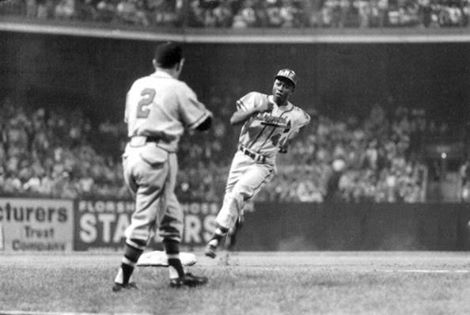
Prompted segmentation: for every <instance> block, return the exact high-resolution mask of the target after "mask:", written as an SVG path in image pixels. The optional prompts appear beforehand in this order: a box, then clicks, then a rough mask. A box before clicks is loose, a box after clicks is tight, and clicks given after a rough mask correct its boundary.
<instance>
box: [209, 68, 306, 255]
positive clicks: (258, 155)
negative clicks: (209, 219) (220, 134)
mask: <svg viewBox="0 0 470 315" xmlns="http://www.w3.org/2000/svg"><path fill="white" fill-rule="evenodd" d="M296 85H297V77H296V74H295V72H294V71H292V70H290V69H282V70H280V71H279V72H278V73H277V75H276V76H275V79H274V84H273V89H272V95H266V94H262V93H258V92H250V93H248V94H246V95H245V96H243V97H242V98H240V99H239V100H238V101H237V102H236V105H237V111H236V112H235V113H234V114H233V115H232V117H231V118H230V123H231V124H232V125H238V124H243V127H242V129H241V132H240V137H239V143H238V149H237V152H236V153H235V156H234V158H233V160H232V165H231V167H230V172H229V175H228V178H227V185H226V189H225V196H224V200H223V205H222V208H221V209H220V211H219V213H218V214H217V217H216V220H215V221H216V229H215V232H214V234H213V235H212V237H211V239H210V241H209V242H208V244H207V246H206V249H205V255H206V256H209V257H211V258H215V257H216V250H217V247H218V246H219V245H220V243H221V241H222V239H223V238H224V237H225V236H226V235H227V233H228V232H229V231H230V230H232V231H233V227H234V226H235V223H236V222H239V221H240V219H242V218H243V207H244V205H245V203H246V202H247V201H248V200H250V199H251V198H253V197H254V196H255V195H256V194H257V193H258V192H259V191H260V189H261V188H262V186H263V185H264V184H266V183H267V182H268V181H269V180H271V179H272V177H273V175H274V174H275V173H276V165H275V160H276V156H277V153H278V152H281V153H285V152H287V147H288V143H289V142H290V141H291V140H292V139H293V138H294V137H295V135H296V134H297V133H298V132H299V130H300V129H301V128H302V127H304V126H305V125H307V124H308V123H309V122H310V116H309V115H308V114H307V113H306V112H305V111H303V110H302V109H300V108H299V107H296V106H294V105H293V104H292V103H290V102H289V97H290V95H291V94H292V93H293V92H294V90H295V87H296ZM231 233H236V231H235V232H231Z"/></svg>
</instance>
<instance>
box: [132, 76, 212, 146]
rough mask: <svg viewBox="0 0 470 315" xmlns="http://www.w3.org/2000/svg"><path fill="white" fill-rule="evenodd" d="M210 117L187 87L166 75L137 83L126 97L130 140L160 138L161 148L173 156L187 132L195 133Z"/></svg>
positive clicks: (208, 112) (149, 77)
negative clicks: (142, 137) (185, 130)
mask: <svg viewBox="0 0 470 315" xmlns="http://www.w3.org/2000/svg"><path fill="white" fill-rule="evenodd" d="M209 116H212V114H211V112H210V111H209V110H208V109H206V107H205V106H204V105H203V104H202V103H200V102H199V101H198V99H197V96H196V93H194V91H193V90H192V89H191V88H190V87H189V86H188V85H187V84H186V83H184V82H183V81H180V80H177V79H175V78H173V77H171V76H170V75H169V74H167V73H166V72H163V71H156V72H154V73H153V74H151V75H149V76H146V77H143V78H140V79H138V80H136V81H135V82H134V83H133V85H132V87H131V88H130V90H129V92H128V93H127V100H126V111H125V117H124V121H125V122H126V123H127V125H128V136H129V137H133V136H147V137H156V138H160V139H162V141H161V142H159V146H160V147H162V148H163V149H165V150H167V151H170V152H175V151H177V148H178V142H179V139H180V137H181V136H182V134H183V133H184V129H185V128H189V129H195V128H196V127H197V126H199V125H200V124H201V123H202V122H203V121H205V120H206V119H207V118H208V117H209Z"/></svg>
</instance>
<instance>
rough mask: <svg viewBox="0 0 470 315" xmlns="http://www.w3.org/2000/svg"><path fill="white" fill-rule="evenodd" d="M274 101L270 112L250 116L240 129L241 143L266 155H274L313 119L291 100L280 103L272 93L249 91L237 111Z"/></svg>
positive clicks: (239, 102)
mask: <svg viewBox="0 0 470 315" xmlns="http://www.w3.org/2000/svg"><path fill="white" fill-rule="evenodd" d="M266 102H271V103H273V110H272V111H271V112H264V113H258V114H256V115H253V116H252V117H251V118H250V119H248V120H247V121H246V122H245V124H244V125H243V127H242V130H241V132H240V138H239V143H240V144H241V145H243V146H244V147H246V148H248V149H250V150H252V151H254V152H257V153H259V154H262V155H264V156H267V157H275V156H276V154H277V153H278V152H279V147H280V146H281V145H282V144H283V143H284V142H285V141H286V140H287V138H291V135H295V134H296V132H298V131H299V130H300V128H302V127H304V126H305V125H307V124H308V123H309V122H310V116H309V115H308V114H307V113H306V112H305V111H304V110H302V109H300V108H299V107H297V106H294V105H293V104H292V103H290V102H288V103H287V105H285V106H277V105H276V103H275V102H274V101H273V97H272V95H266V94H262V93H258V92H250V93H248V94H246V95H245V96H243V97H242V98H240V99H239V100H238V101H237V103H236V104H237V110H244V111H247V110H250V109H252V108H255V107H259V106H261V105H262V104H263V103H266Z"/></svg>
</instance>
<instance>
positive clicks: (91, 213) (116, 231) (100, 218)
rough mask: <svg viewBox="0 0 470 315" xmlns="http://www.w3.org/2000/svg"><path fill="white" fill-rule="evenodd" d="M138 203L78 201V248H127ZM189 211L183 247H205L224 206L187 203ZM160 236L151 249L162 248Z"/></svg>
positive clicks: (152, 242)
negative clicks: (127, 236)
mask: <svg viewBox="0 0 470 315" xmlns="http://www.w3.org/2000/svg"><path fill="white" fill-rule="evenodd" d="M134 207H135V205H134V202H132V201H122V200H78V201H77V202H76V209H77V211H75V244H74V249H75V250H79V251H84V250H109V249H118V248H121V247H122V246H123V242H124V238H125V230H126V228H127V227H128V226H129V224H130V222H131V216H132V213H133V212H134ZM181 207H182V208H183V211H184V212H185V216H184V228H183V237H182V245H187V246H204V245H205V244H206V243H207V242H208V241H209V238H210V236H211V234H212V232H213V230H214V228H215V223H214V220H215V216H216V215H217V212H218V211H219V207H220V205H219V204H218V203H215V202H183V203H181ZM160 243H161V239H160V238H159V236H158V235H155V237H154V238H153V239H152V240H151V242H150V244H149V246H150V247H151V248H152V247H153V248H158V247H160V245H161V244H160Z"/></svg>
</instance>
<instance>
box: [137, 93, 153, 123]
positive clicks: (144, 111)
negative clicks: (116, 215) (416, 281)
mask: <svg viewBox="0 0 470 315" xmlns="http://www.w3.org/2000/svg"><path fill="white" fill-rule="evenodd" d="M155 94H157V92H155V90H154V89H149V88H147V89H143V90H142V93H140V96H142V98H141V99H140V101H139V103H138V104H137V118H147V117H148V116H149V114H150V109H149V108H148V106H149V105H150V104H152V103H153V99H154V98H155Z"/></svg>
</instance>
